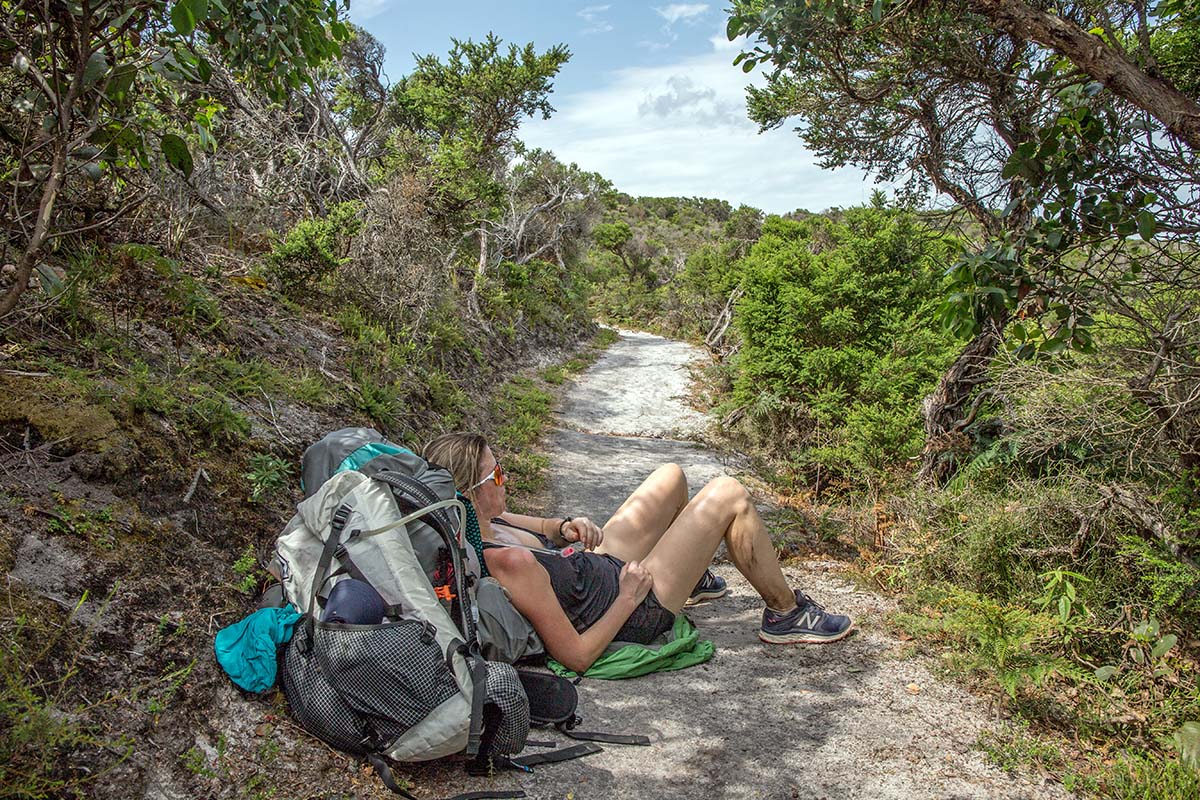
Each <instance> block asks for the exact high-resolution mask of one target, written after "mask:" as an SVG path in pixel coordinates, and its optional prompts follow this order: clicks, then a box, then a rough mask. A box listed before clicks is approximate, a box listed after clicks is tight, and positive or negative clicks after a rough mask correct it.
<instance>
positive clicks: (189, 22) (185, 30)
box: [171, 0, 196, 36]
mask: <svg viewBox="0 0 1200 800" xmlns="http://www.w3.org/2000/svg"><path fill="white" fill-rule="evenodd" d="M171 24H172V25H173V26H175V30H176V31H178V32H179V35H180V36H190V35H191V33H192V31H194V30H196V15H195V14H193V13H192V7H191V4H190V3H189V2H188V0H178V2H177V3H175V5H174V6H172V7H171Z"/></svg>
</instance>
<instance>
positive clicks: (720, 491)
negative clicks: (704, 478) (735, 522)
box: [704, 475, 751, 511]
mask: <svg viewBox="0 0 1200 800" xmlns="http://www.w3.org/2000/svg"><path fill="white" fill-rule="evenodd" d="M704 491H705V493H707V494H711V495H712V496H714V497H715V498H718V499H720V501H721V502H722V503H731V504H734V505H735V506H736V507H737V508H736V509H735V510H737V511H741V510H742V508H743V507H749V506H750V505H751V500H750V491H749V490H748V489H746V487H745V486H743V485H742V482H741V481H739V480H738V479H737V478H734V477H731V476H729V475H720V476H718V477H716V478H713V479H712V480H711V481H709V482H708V484H707V485H705V487H704Z"/></svg>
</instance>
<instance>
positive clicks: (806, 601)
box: [796, 589, 825, 612]
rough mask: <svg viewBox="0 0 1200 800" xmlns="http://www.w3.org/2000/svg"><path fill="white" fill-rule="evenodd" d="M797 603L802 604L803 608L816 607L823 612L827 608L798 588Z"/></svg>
mask: <svg viewBox="0 0 1200 800" xmlns="http://www.w3.org/2000/svg"><path fill="white" fill-rule="evenodd" d="M796 605H798V606H800V607H801V608H815V609H816V610H817V611H822V612H823V611H824V610H825V606H823V605H821V604H820V603H818V602H817V601H816V600H813V599H812V598H811V597H809V596H808V595H806V594H805V593H804V592H802V591H800V590H799V589H797V590H796Z"/></svg>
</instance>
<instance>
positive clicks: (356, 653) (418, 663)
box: [275, 453, 529, 791]
mask: <svg viewBox="0 0 1200 800" xmlns="http://www.w3.org/2000/svg"><path fill="white" fill-rule="evenodd" d="M404 460H406V461H409V462H411V464H412V465H413V469H411V470H409V471H407V472H401V471H399V470H378V471H377V472H376V474H375V475H374V477H367V476H366V475H364V474H363V473H361V472H358V471H355V470H347V471H343V472H340V473H338V474H336V475H334V476H333V477H332V478H330V479H329V480H328V481H325V482H324V483H323V484H322V485H321V486H320V487H319V488H317V489H316V490H315V491H313V492H311V493H310V496H309V497H308V498H307V499H305V500H304V501H303V502H301V503H300V505H299V506H298V507H297V514H296V516H295V517H294V518H293V519H292V521H291V522H290V523H289V524H288V526H287V528H286V529H285V530H284V532H283V534H281V535H280V537H279V539H278V540H277V543H276V557H275V558H276V566H277V568H278V570H279V574H280V578H281V581H282V583H283V588H284V594H285V596H286V599H287V600H288V601H289V602H291V603H292V604H293V605H295V606H296V607H297V608H298V609H300V610H301V611H304V612H305V616H304V618H303V619H302V620H301V622H299V623H298V624H297V625H296V632H295V635H294V637H293V638H292V641H291V642H290V643H289V644H288V646H287V648H286V649H285V651H284V654H283V658H282V663H281V682H282V685H283V690H284V694H285V695H286V697H287V699H288V702H289V704H290V705H291V709H292V713H293V715H294V716H295V717H296V719H297V720H298V721H299V722H300V723H301V725H303V727H304V728H305V729H306V730H308V731H309V732H311V733H313V734H315V735H316V736H318V737H320V738H321V739H323V740H325V741H326V742H328V743H329V744H331V745H333V746H334V747H337V748H339V749H341V750H345V751H347V752H351V753H355V754H358V755H362V756H365V757H367V758H368V759H369V760H370V761H371V763H372V764H374V765H375V767H376V768H377V769H378V770H379V772H380V775H381V777H383V779H384V781H385V783H387V784H388V786H389V787H390V788H392V789H393V790H395V791H400V790H399V788H398V787H397V786H396V785H395V783H394V781H392V780H391V776H390V771H389V770H388V768H387V765H386V762H385V761H384V760H383V758H381V756H386V757H387V758H391V759H393V760H397V761H422V760H427V759H433V758H439V757H441V756H445V755H450V754H453V753H458V752H466V753H467V754H468V755H476V754H485V755H491V754H496V755H503V754H507V753H515V752H518V751H520V749H521V748H522V747H523V746H524V743H525V739H526V736H527V734H528V728H529V707H528V700H527V699H526V696H525V693H524V690H523V689H522V687H521V683H520V681H519V679H518V678H517V675H516V672H515V671H514V670H513V668H512V667H511V666H509V665H508V664H502V663H488V662H487V661H485V660H484V658H483V656H482V654H481V652H480V647H479V642H478V638H477V635H476V628H475V622H474V612H473V604H472V593H471V592H470V590H469V586H468V577H469V573H468V571H467V569H465V567H464V563H463V562H464V559H465V556H464V550H463V543H462V539H461V534H460V531H461V523H462V520H463V518H464V516H465V510H464V509H463V507H462V504H461V503H460V502H459V501H458V500H457V499H455V497H454V490H453V484H452V482H451V481H449V480H448V476H444V475H439V474H438V473H439V472H440V473H444V472H445V471H444V470H440V469H438V468H433V467H430V466H429V465H427V464H425V462H424V461H423V460H420V459H419V458H418V457H416V456H413V455H412V454H411V453H409V454H408V457H406V458H405V459H404ZM418 462H419V463H418ZM412 473H416V474H418V475H421V476H422V477H421V478H417V477H414V475H413V474H412ZM443 477H444V478H445V480H440V479H441V478H443ZM425 478H428V479H429V480H425ZM310 488H311V487H310ZM434 542H436V543H437V547H436V548H431V545H432V544H433V543H434ZM431 549H432V552H434V553H444V554H445V556H446V561H445V564H448V570H444V571H443V572H440V573H439V572H437V570H439V569H441V568H442V567H443V566H445V564H443V563H442V562H441V561H440V560H439V559H441V556H440V555H439V556H438V558H436V559H429V558H423V557H422V552H424V553H425V555H428V554H429V551H430V550H431ZM427 564H429V565H432V568H433V571H434V574H437V575H444V576H446V577H448V578H449V582H448V583H445V584H438V586H437V588H435V586H434V583H433V580H431V577H432V575H431V573H430V571H429V570H427V567H426V565H427ZM351 579H353V580H358V581H362V582H363V583H366V584H368V585H369V586H370V587H372V588H373V589H374V591H375V592H377V593H378V595H379V596H380V597H381V598H382V599H383V602H384V603H385V604H386V610H385V620H384V622H383V623H382V624H378V625H348V624H340V623H332V622H327V621H323V620H322V619H321V617H322V611H321V609H322V608H323V605H324V599H325V598H327V597H328V595H329V591H330V589H331V588H332V587H333V586H334V585H336V584H337V583H338V582H339V581H343V580H351ZM485 718H486V720H487V721H488V724H487V725H486V727H485V724H484V722H485Z"/></svg>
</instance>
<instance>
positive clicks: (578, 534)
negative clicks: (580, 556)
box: [489, 511, 604, 569]
mask: <svg viewBox="0 0 1200 800" xmlns="http://www.w3.org/2000/svg"><path fill="white" fill-rule="evenodd" d="M500 519H502V520H504V521H505V522H507V523H509V524H511V525H514V526H516V527H518V528H525V529H526V530H530V531H537V532H538V533H540V534H541V535H542V536H545V537H546V538H547V539H549V540H550V541H551V542H552V543H553V544H554V545H555V546H556V547H562V546H564V545H568V544H571V543H572V542H579V543H580V544H582V545H583V546H584V547H585V548H587V549H588V550H595V549H596V548H597V547H599V546H600V543H601V542H603V541H604V531H602V530H601V529H600V527H599V526H598V525H596V523H594V522H592V521H591V520H590V519H588V518H587V517H575V518H564V517H530V516H528V515H526V514H513V513H512V512H510V511H505V512H504V513H503V514H501V515H500ZM564 523H565V524H564ZM489 569H490V567H489Z"/></svg>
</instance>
